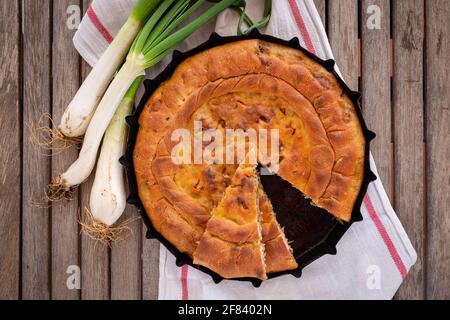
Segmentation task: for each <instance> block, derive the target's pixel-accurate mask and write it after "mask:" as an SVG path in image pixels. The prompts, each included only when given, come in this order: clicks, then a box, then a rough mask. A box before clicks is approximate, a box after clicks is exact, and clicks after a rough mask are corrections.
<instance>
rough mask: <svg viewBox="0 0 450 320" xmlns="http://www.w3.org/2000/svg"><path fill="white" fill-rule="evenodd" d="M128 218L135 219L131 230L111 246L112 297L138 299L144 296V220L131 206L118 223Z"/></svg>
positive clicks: (130, 226)
mask: <svg viewBox="0 0 450 320" xmlns="http://www.w3.org/2000/svg"><path fill="white" fill-rule="evenodd" d="M124 174H125V173H124ZM128 219H133V221H132V222H131V223H129V224H128V227H129V228H130V232H129V233H128V232H127V234H126V235H124V237H125V239H124V240H122V241H119V242H116V243H114V244H113V246H112V248H111V299H115V300H136V299H141V297H142V293H141V292H142V283H141V281H142V277H141V272H142V263H141V233H142V231H141V224H142V221H141V219H140V217H139V215H138V213H137V211H136V210H135V208H134V207H131V206H128V207H127V209H126V210H125V212H124V214H123V216H122V217H121V219H120V220H119V222H118V223H119V224H120V223H121V221H127V220H128Z"/></svg>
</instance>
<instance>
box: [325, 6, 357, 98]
mask: <svg viewBox="0 0 450 320" xmlns="http://www.w3.org/2000/svg"><path fill="white" fill-rule="evenodd" d="M327 3H328V21H327V27H328V38H329V40H330V43H331V48H332V49H333V53H334V57H335V59H336V63H337V65H338V66H339V69H340V71H341V73H342V76H343V78H344V80H345V82H346V83H347V85H348V86H349V87H350V88H351V89H352V90H358V76H359V70H358V1H354V0H333V1H328V2H327Z"/></svg>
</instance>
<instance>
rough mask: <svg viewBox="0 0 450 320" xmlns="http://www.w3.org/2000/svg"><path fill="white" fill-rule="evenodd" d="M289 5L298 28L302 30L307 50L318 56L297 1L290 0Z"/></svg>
mask: <svg viewBox="0 0 450 320" xmlns="http://www.w3.org/2000/svg"><path fill="white" fill-rule="evenodd" d="M289 5H290V6H291V11H292V14H293V15H294V19H295V22H296V23H297V27H298V29H299V30H300V34H301V36H302V38H303V41H304V42H305V45H306V49H308V50H309V51H311V52H312V53H314V54H316V49H315V48H314V45H313V43H312V40H311V37H310V36H309V33H308V29H307V28H306V24H305V21H304V20H303V17H302V14H301V12H300V9H299V7H298V4H297V1H296V0H289Z"/></svg>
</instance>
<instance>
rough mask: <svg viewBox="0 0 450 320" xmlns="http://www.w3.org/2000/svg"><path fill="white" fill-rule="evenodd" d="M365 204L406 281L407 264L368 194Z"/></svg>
mask: <svg viewBox="0 0 450 320" xmlns="http://www.w3.org/2000/svg"><path fill="white" fill-rule="evenodd" d="M364 204H365V206H366V208H367V211H368V212H369V216H370V218H371V219H372V221H373V222H374V223H375V226H376V227H377V230H378V233H379V234H380V236H381V238H382V239H383V241H384V244H385V245H386V247H387V249H388V251H389V254H390V255H391V257H392V260H394V263H395V265H396V266H397V269H398V271H399V272H400V275H401V276H402V278H403V279H405V278H406V274H407V273H408V271H407V270H406V267H405V264H404V263H403V261H402V259H401V258H400V255H399V254H398V251H397V249H396V248H395V245H394V243H393V242H392V239H391V237H390V236H389V234H388V233H387V231H386V228H385V227H384V225H383V222H382V221H381V219H380V217H379V216H378V214H377V212H376V210H375V208H374V206H373V204H372V200H370V197H369V195H368V194H367V195H366V196H365V197H364Z"/></svg>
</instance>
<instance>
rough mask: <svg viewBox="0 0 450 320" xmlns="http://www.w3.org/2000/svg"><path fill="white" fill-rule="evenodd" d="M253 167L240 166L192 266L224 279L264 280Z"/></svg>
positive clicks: (195, 255)
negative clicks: (249, 278)
mask: <svg viewBox="0 0 450 320" xmlns="http://www.w3.org/2000/svg"><path fill="white" fill-rule="evenodd" d="M255 170H256V164H255V165H251V164H245V163H242V164H241V165H240V166H239V168H238V169H237V170H236V173H235V175H234V177H233V180H232V184H231V185H230V186H229V187H228V188H227V189H226V190H225V194H224V196H223V198H222V200H221V201H220V203H219V205H218V206H217V208H216V209H215V210H214V213H213V215H212V217H211V219H210V220H209V222H208V224H207V226H206V230H205V233H204V234H203V236H202V237H201V238H200V242H199V244H198V246H197V249H196V250H195V252H194V263H195V264H199V265H202V266H205V267H207V268H209V269H211V270H212V271H214V272H216V273H218V274H220V275H221V276H222V277H224V278H240V277H254V278H259V279H261V280H265V279H267V276H266V271H265V264H264V245H263V244H262V242H261V231H260V227H259V221H258V214H259V206H258V187H259V185H258V178H257V176H256V172H255Z"/></svg>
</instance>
